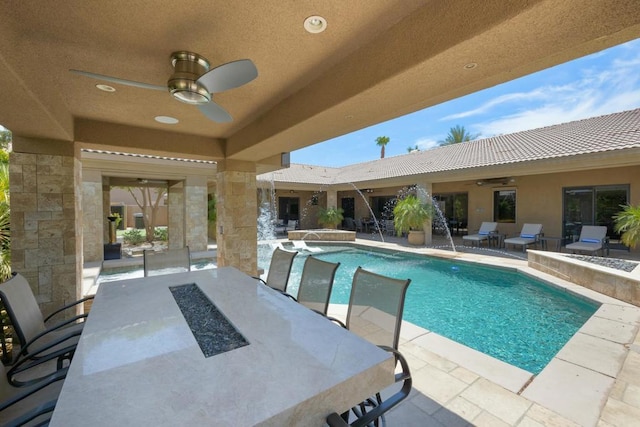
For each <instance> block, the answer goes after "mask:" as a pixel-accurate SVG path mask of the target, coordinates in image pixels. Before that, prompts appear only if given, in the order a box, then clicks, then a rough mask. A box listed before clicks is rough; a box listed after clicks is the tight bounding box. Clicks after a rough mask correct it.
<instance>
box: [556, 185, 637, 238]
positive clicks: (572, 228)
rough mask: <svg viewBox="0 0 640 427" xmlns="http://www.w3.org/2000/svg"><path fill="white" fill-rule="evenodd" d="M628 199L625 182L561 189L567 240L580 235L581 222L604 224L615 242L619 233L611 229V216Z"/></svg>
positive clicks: (627, 188) (627, 187) (563, 228)
mask: <svg viewBox="0 0 640 427" xmlns="http://www.w3.org/2000/svg"><path fill="white" fill-rule="evenodd" d="M628 202H629V186H628V185H607V186H594V187H571V188H565V189H564V195H563V218H562V231H563V235H564V237H565V238H566V239H568V241H571V240H572V239H573V237H574V236H576V237H577V236H579V235H580V230H581V229H582V226H583V225H604V226H606V227H607V236H609V238H610V240H611V243H612V246H614V247H615V246H618V245H617V244H618V243H619V240H620V235H619V234H618V233H616V232H615V231H614V220H613V216H615V215H616V214H617V213H618V212H620V211H621V210H622V208H621V207H620V205H626V204H627V203H628Z"/></svg>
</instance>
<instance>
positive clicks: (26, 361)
mask: <svg viewBox="0 0 640 427" xmlns="http://www.w3.org/2000/svg"><path fill="white" fill-rule="evenodd" d="M0 299H2V302H3V304H4V307H5V309H6V311H7V314H8V316H9V320H10V321H11V325H12V326H13V329H14V332H15V335H16V338H17V341H18V343H19V345H20V351H19V352H16V354H15V355H14V357H13V361H12V367H11V370H10V372H11V375H12V376H13V375H16V374H18V373H20V372H22V371H25V370H26V369H28V368H30V367H31V366H33V365H35V364H38V363H39V362H38V361H43V360H50V359H57V360H58V368H61V367H62V363H63V362H64V360H70V359H71V357H72V356H73V352H74V351H75V348H76V345H77V344H78V339H79V337H80V334H81V333H82V328H83V326H84V322H83V321H84V319H85V318H86V317H87V314H80V315H75V316H73V317H71V318H69V319H67V320H64V321H61V322H59V323H56V324H53V325H51V326H49V327H47V325H46V323H48V322H49V323H50V320H51V319H52V318H53V317H54V316H56V315H57V314H60V313H63V312H65V311H66V310H68V309H75V306H76V305H78V304H82V303H84V302H85V301H88V300H91V299H93V296H90V297H86V298H83V299H81V300H78V301H75V302H73V303H71V304H67V305H65V306H64V307H62V308H60V309H58V310H56V311H54V312H53V313H51V314H50V315H49V316H47V317H46V318H43V316H42V312H41V311H40V307H39V306H38V302H37V301H36V298H35V295H34V294H33V291H32V290H31V286H29V282H27V279H26V278H25V277H24V276H22V275H21V274H19V273H15V272H14V273H12V275H11V278H10V279H9V280H7V281H5V282H3V283H0ZM12 383H13V384H14V385H20V384H24V383H23V382H20V381H18V380H16V381H14V382H12Z"/></svg>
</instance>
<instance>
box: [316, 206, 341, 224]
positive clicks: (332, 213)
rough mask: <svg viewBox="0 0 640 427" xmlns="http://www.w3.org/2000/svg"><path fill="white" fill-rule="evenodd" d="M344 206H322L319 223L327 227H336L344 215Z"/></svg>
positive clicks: (319, 212)
mask: <svg viewBox="0 0 640 427" xmlns="http://www.w3.org/2000/svg"><path fill="white" fill-rule="evenodd" d="M343 213H344V211H343V210H342V208H326V209H325V208H321V209H320V210H319V211H318V223H319V224H320V225H322V226H323V227H326V228H336V226H337V225H338V224H340V223H341V222H342V220H343V219H344V217H343V216H342V214H343Z"/></svg>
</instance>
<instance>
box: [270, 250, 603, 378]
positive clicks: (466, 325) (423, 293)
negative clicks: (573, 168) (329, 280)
mask: <svg viewBox="0 0 640 427" xmlns="http://www.w3.org/2000/svg"><path fill="white" fill-rule="evenodd" d="M323 248H325V251H324V252H322V253H316V254H314V256H316V257H318V258H320V259H323V260H327V261H331V262H338V261H339V262H340V263H341V265H340V267H339V268H338V270H337V272H336V278H335V282H334V287H333V292H332V295H331V302H332V303H337V304H348V302H349V293H350V291H351V280H352V278H353V274H354V273H355V270H356V268H357V267H358V266H362V268H364V269H366V270H370V271H374V272H376V273H379V274H383V275H386V276H391V277H396V278H399V279H406V278H410V279H411V284H410V285H409V289H408V291H407V297H406V301H405V309H404V317H403V318H404V320H406V321H409V322H411V323H413V324H415V325H418V326H421V327H423V328H425V329H428V330H431V331H433V332H436V333H438V334H440V335H443V336H445V337H447V338H450V339H452V340H454V341H457V342H460V343H462V344H464V345H466V346H468V347H471V348H474V349H476V350H478V351H481V352H483V353H485V354H488V355H490V356H492V357H495V358H497V359H500V360H502V361H504V362H507V363H509V364H511V365H514V366H517V367H519V368H522V369H524V370H526V371H528V372H531V373H533V374H538V373H539V372H540V371H541V370H542V369H543V368H544V367H545V366H546V365H547V364H548V363H549V361H551V359H552V358H553V357H554V356H555V354H556V353H557V352H558V351H559V350H560V349H561V348H562V347H563V346H564V345H565V344H566V343H567V341H568V340H569V339H570V338H571V337H572V336H573V335H574V334H575V333H576V332H577V331H578V329H580V327H581V326H582V325H583V324H584V323H585V322H586V321H587V320H588V319H589V317H591V315H593V313H595V311H596V310H597V309H598V307H599V305H598V304H597V303H594V302H589V301H585V300H583V299H580V298H578V297H575V296H573V295H571V294H568V293H566V292H563V291H560V290H558V289H556V288H554V287H552V286H550V285H548V284H546V283H544V282H542V281H539V280H536V279H534V278H531V277H529V276H526V275H523V274H520V273H517V272H513V271H510V270H506V269H501V268H495V267H485V266H478V265H474V264H470V263H464V262H458V261H451V260H443V259H439V258H432V257H424V256H414V255H411V254H405V253H394V254H391V253H383V252H376V251H370V250H361V249H354V248H347V247H343V248H336V247H333V248H328V247H324V246H323ZM305 257H306V256H305V255H304V254H299V255H298V256H296V258H295V260H294V266H293V270H292V273H291V277H290V278H289V287H288V288H287V290H288V291H289V292H290V293H291V294H293V295H295V294H296V293H297V287H298V284H299V282H300V275H301V272H302V267H303V264H304V261H305ZM261 267H263V266H262V265H261ZM266 267H268V265H267V266H266Z"/></svg>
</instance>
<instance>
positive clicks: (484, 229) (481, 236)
mask: <svg viewBox="0 0 640 427" xmlns="http://www.w3.org/2000/svg"><path fill="white" fill-rule="evenodd" d="M497 232H498V223H497V222H483V223H482V224H480V229H479V230H478V232H477V233H476V234H469V235H467V236H462V242H463V243H465V242H471V246H474V244H477V245H478V247H480V243H482V242H483V241H488V240H489V235H490V234H492V233H497Z"/></svg>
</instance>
